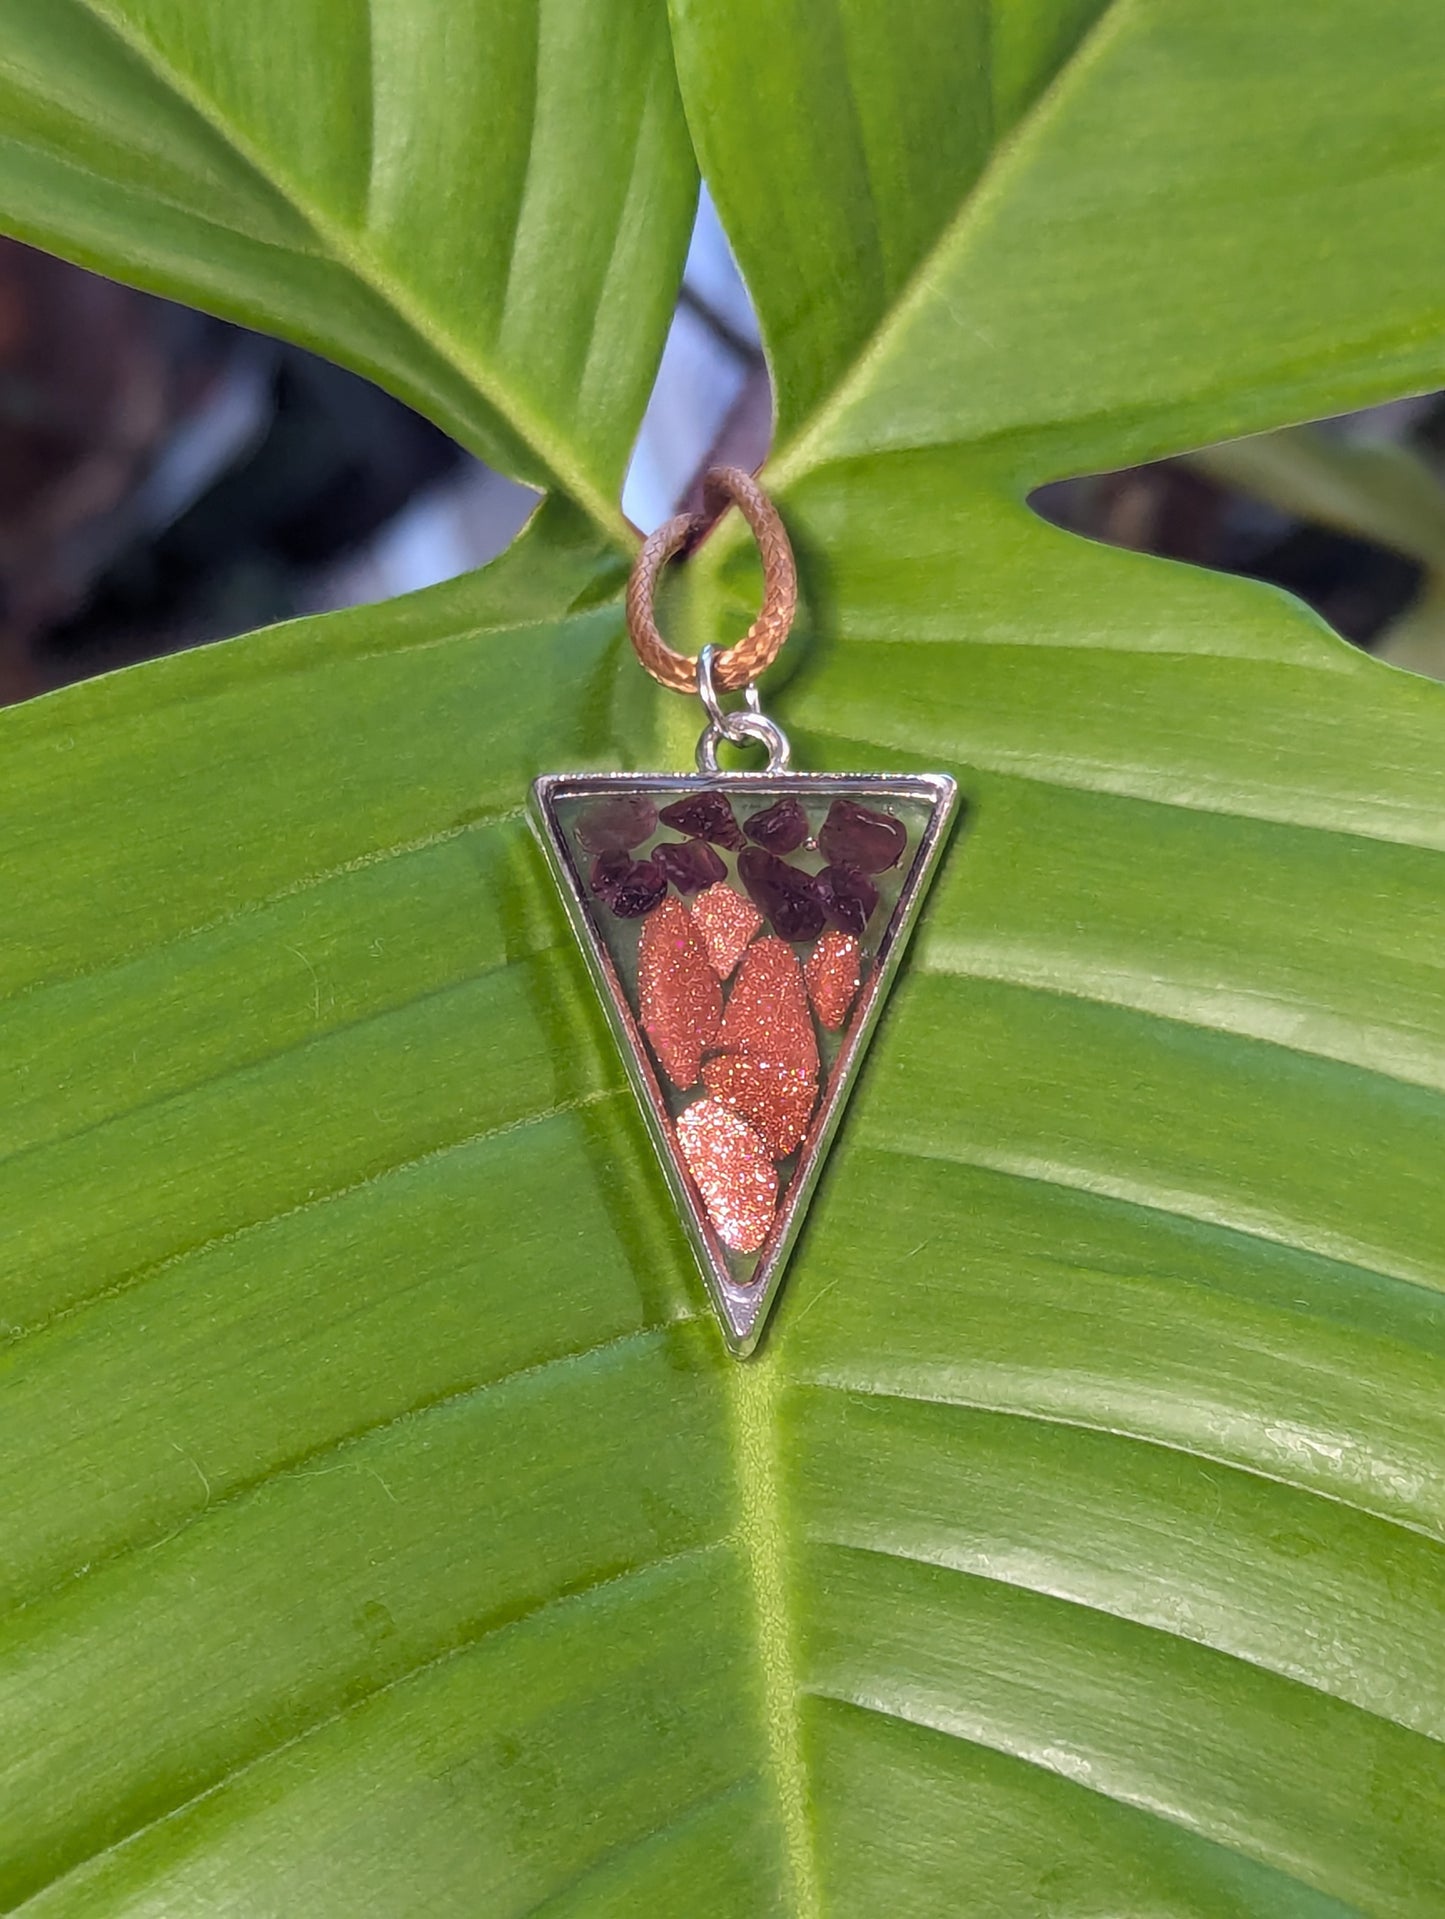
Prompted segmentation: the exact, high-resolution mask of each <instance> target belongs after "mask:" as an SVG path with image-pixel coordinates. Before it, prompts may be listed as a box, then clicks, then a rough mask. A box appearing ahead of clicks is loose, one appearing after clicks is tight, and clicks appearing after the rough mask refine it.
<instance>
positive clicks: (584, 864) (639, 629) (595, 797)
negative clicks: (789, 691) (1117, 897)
mask: <svg viewBox="0 0 1445 1919" xmlns="http://www.w3.org/2000/svg"><path fill="white" fill-rule="evenodd" d="M729 503H731V504H732V505H735V506H736V507H737V508H738V510H739V511H740V512H741V513H742V515H743V517H744V518H745V519H746V520H747V522H748V525H749V526H750V527H751V528H752V531H753V534H754V536H755V538H756V539H757V543H758V550H759V554H760V557H761V559H762V564H763V605H762V609H761V611H760V612H759V614H758V617H757V618H756V619H755V620H754V621H753V624H752V625H751V626H750V627H749V628H748V631H747V632H746V633H745V634H744V635H743V637H742V638H741V639H740V640H739V641H738V642H737V644H736V645H735V646H732V647H730V648H729V649H728V650H727V651H726V652H725V653H717V652H716V651H715V649H714V648H712V647H710V646H705V647H704V648H703V649H702V652H701V653H700V654H699V656H698V657H697V658H696V659H695V660H694V659H689V658H687V657H686V656H685V655H684V654H681V653H675V652H674V651H673V650H672V648H671V647H670V646H668V644H667V642H666V641H665V640H664V639H663V638H662V635H661V634H660V633H659V632H658V629H657V623H656V620H655V618H654V614H653V595H654V589H655V587H656V584H657V579H658V575H659V574H660V572H661V570H662V568H663V566H664V565H665V564H666V562H667V561H668V559H669V558H671V556H672V555H673V554H675V553H678V552H680V551H682V550H683V549H684V548H685V547H688V546H690V545H692V544H693V543H695V541H696V540H697V539H699V538H700V537H702V535H703V534H704V533H705V532H706V531H707V529H708V527H709V526H710V525H711V523H712V519H713V518H715V517H716V516H717V513H718V512H719V511H721V510H723V509H724V508H725V507H726V506H727V504H729ZM709 505H710V506H711V508H712V511H711V512H709V511H708V510H707V509H708V507H709ZM797 594H798V582H797V575H796V572H795V570H794V566H793V553H792V548H791V546H790V545H789V542H788V536H787V532H786V530H785V529H784V527H783V523H782V520H781V519H780V517H779V515H778V512H777V509H776V508H775V507H774V506H773V504H772V502H771V501H770V500H769V499H768V498H767V496H766V494H765V493H764V492H763V491H762V489H761V488H760V487H759V486H758V484H757V482H756V481H755V480H753V479H752V478H751V477H750V476H749V475H748V474H746V473H743V472H741V471H739V470H738V469H737V468H735V467H718V468H714V469H713V471H712V472H710V473H709V474H708V475H707V477H706V484H705V487H704V512H703V513H702V514H699V515H689V514H679V515H678V517H677V518H676V519H673V520H669V521H668V522H667V524H666V525H665V526H662V527H659V528H658V530H657V532H656V533H654V534H652V535H651V537H650V538H649V539H648V540H647V541H645V542H644V544H643V547H642V550H641V552H640V553H639V554H638V558H637V563H636V565H635V566H634V568H633V570H632V577H631V579H630V580H629V582H628V588H627V627H628V632H629V635H630V637H631V639H632V644H633V646H634V648H635V649H636V652H637V656H638V658H639V660H640V661H641V662H642V665H643V666H644V667H645V668H646V669H647V671H648V672H649V673H651V674H652V676H653V678H654V679H656V680H658V681H659V682H660V683H661V684H662V685H663V686H666V687H669V688H671V689H672V690H673V691H674V692H677V693H685V694H694V693H695V694H696V695H697V697H698V698H699V699H700V700H701V702H702V706H703V711H704V713H705V715H706V719H707V724H706V726H705V728H704V730H703V734H702V738H701V739H700V740H699V742H698V748H697V766H698V771H697V773H696V775H693V774H669V773H656V774H642V773H600V774H587V773H577V774H565V773H554V774H549V775H548V776H546V777H545V778H543V779H540V780H538V781H537V782H536V784H535V786H534V787H533V789H532V801H533V823H534V824H535V826H536V828H537V831H538V835H539V837H540V838H541V841H542V845H543V847H544V848H545V850H546V853H547V857H548V859H549V861H550V862H551V865H552V869H553V872H554V873H555V875H556V878H557V883H558V885H559V886H560V887H561V889H562V897H563V899H564V900H565V901H566V904H567V910H568V913H569V915H570V917H571V920H572V924H573V926H574V928H575V929H576V932H577V936H578V938H579V939H580V941H581V943H582V948H583V951H584V952H585V953H586V955H587V959H588V962H589V964H590V966H591V968H592V972H593V975H594V976H595V978H596V981H597V986H598V990H599V991H600V993H601V995H602V1001H603V1004H604V1006H605V1007H606V1009H607V1014H608V1017H609V1019H610V1021H611V1023H612V1027H613V1030H614V1032H615V1033H616V1035H617V1040H618V1044H619V1046H620V1047H621V1049H622V1056H623V1058H624V1060H625V1061H626V1063H627V1070H628V1073H629V1075H630V1076H631V1079H632V1083H633V1085H634V1087H635V1088H636V1090H637V1096H638V1098H639V1099H640V1101H641V1102H642V1110H643V1112H644V1114H645V1115H646V1117H647V1123H648V1126H649V1128H650V1129H651V1132H652V1138H653V1142H654V1144H655V1145H656V1147H657V1152H658V1157H659V1158H660V1159H661V1161H662V1166H663V1170H664V1172H665V1173H666V1175H667V1180H668V1183H669V1185H670V1186H671V1188H672V1193H673V1197H674V1199H675V1200H676V1202H677V1206H678V1210H679V1212H680V1213H681V1215H682V1220H683V1223H684V1225H685V1226H686V1228H687V1231H688V1235H689V1237H690V1238H691V1240H692V1243H693V1246H694V1248H695V1249H696V1252H697V1257H698V1262H699V1264H700V1266H701V1268H702V1272H703V1276H704V1278H705V1279H706V1281H707V1284H708V1289H709V1291H710V1293H711V1295H712V1300H713V1304H714V1305H715V1306H716V1308H717V1312H718V1317H719V1319H720V1320H721V1321H722V1328H723V1333H724V1336H725V1337H726V1339H727V1343H728V1345H729V1346H730V1347H731V1349H732V1350H733V1351H734V1352H735V1353H738V1354H744V1353H748V1352H751V1351H752V1349H753V1347H754V1346H755V1345H756V1343H757V1340H758V1337H759V1335H760V1334H761V1332H762V1329H763V1324H764V1321H765V1320H766V1318H767V1314H768V1309H769V1307H770V1306H771V1304H772V1302H773V1299H774V1298H775V1296H776V1294H777V1290H778V1286H779V1284H780V1282H781V1280H782V1276H783V1269H784V1266H785V1264H786V1262H787V1258H788V1254H789V1252H790V1251H791V1249H792V1245H793V1241H794V1240H795V1238H796V1237H797V1234H798V1229H799V1227H800V1226H801V1225H802V1222H803V1214H804V1211H805V1210H806V1207H807V1204H808V1201H809V1198H810V1197H811V1195H812V1192H813V1188H814V1187H815V1185H816V1184H817V1180H818V1175H819V1173H820V1171H821V1170H822V1166H823V1160H824V1157H825V1155H826V1154H827V1151H828V1145H829V1142H830V1140H831V1139H832V1136H833V1132H834V1129H835V1128H836V1126H837V1124H838V1120H839V1117H840V1116H841V1114H842V1110H843V1106H844V1103H845V1101H846V1099H847V1097H848V1094H849V1092H850V1090H851V1088H852V1085H853V1081H854V1078H855V1076H856V1074H857V1071H858V1067H859V1064H860V1062H861V1060H862V1057H863V1052H864V1049H865V1047H866V1046H867V1044H868V1040H869V1037H870V1036H871V1034H872V1031H873V1028H874V1026H875V1024H876V1023H877V1019H878V1015H879V1013H880V1012H881V1011H882V1009H883V1001H884V998H885V996H886V994H887V991H888V987H889V984H890V981H891V979H892V977H893V973H894V970H895V968H896V967H897V965H898V962H899V960H900V958H901V957H902V954H903V948H904V945H905V944H906V942H907V939H908V934H909V932H910V930H911V928H912V925H913V922H914V920H915V918H916V917H917V914H918V910H919V908H920V906H921V905H922V903H923V897H924V894H925V892H926V891H927V888H928V885H929V882H930V881H931V879H932V878H933V874H934V870H935V868H936V867H937V865H938V861H939V856H940V854H941V853H942V851H943V846H944V842H945V839H946V837H947V833H948V828H949V825H950V822H951V820H952V816H953V811H954V807H955V804H956V802H957V789H956V788H955V786H954V783H953V781H952V780H951V779H950V778H949V777H948V776H947V775H946V774H943V773H914V774H899V775H898V776H897V777H889V776H884V775H878V774H865V773H859V774H837V773H827V774H822V773H793V772H790V771H789V757H790V754H789V747H788V742H787V740H786V738H785V737H784V735H783V733H782V731H781V729H780V728H779V727H778V726H777V725H776V724H775V723H774V722H773V721H772V720H771V719H769V718H768V717H767V716H766V715H765V714H764V713H763V711H762V708H761V705H760V703H759V698H758V692H757V688H756V685H755V684H754V682H755V680H756V678H757V676H758V674H759V673H761V672H762V671H763V670H764V669H765V668H766V667H767V666H768V665H769V663H770V662H771V661H772V660H773V659H774V658H776V656H777V653H778V650H779V648H780V647H781V646H782V644H783V642H784V640H785V639H786V638H787V635H788V629H789V627H790V625H791V623H792V618H793V613H794V609H795V607H796V605H797ZM720 689H721V690H722V691H730V692H735V693H741V694H742V695H743V699H744V704H743V706H742V707H741V708H735V709H733V710H731V711H726V710H724V708H723V705H722V701H721V698H720ZM724 740H727V741H729V742H731V743H732V744H733V745H735V746H743V745H749V744H751V745H755V746H762V747H765V748H766V749H767V755H768V764H767V768H766V771H764V772H761V773H725V772H722V771H720V770H719V767H718V760H717V753H718V747H719V746H720V745H721V743H722V742H723V741H724Z"/></svg>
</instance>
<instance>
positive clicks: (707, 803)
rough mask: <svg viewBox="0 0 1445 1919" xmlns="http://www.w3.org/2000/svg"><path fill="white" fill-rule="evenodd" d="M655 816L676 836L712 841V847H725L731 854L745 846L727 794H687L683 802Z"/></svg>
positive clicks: (673, 804) (664, 809)
mask: <svg viewBox="0 0 1445 1919" xmlns="http://www.w3.org/2000/svg"><path fill="white" fill-rule="evenodd" d="M658 817H659V818H660V819H661V821H662V823H663V825H664V826H670V827H671V828H672V829H673V831H674V832H675V833H686V834H687V835H688V837H689V838H690V839H695V840H711V842H712V844H713V845H714V846H725V847H727V849H728V851H729V852H731V853H736V852H737V851H739V849H740V848H742V847H744V846H746V845H747V841H746V840H745V839H744V838H743V833H742V828H741V827H740V826H739V825H738V822H737V815H736V814H735V813H734V812H733V809H732V804H731V802H730V801H729V799H728V796H727V794H726V793H689V794H688V795H687V796H686V798H685V799H680V800H674V801H673V802H672V804H671V806H664V807H663V809H662V812H661V813H660V814H659V816H658Z"/></svg>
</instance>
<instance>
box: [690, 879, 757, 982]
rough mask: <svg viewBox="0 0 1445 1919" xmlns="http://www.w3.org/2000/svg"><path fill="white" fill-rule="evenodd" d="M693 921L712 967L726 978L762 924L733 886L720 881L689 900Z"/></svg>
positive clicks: (755, 909)
mask: <svg viewBox="0 0 1445 1919" xmlns="http://www.w3.org/2000/svg"><path fill="white" fill-rule="evenodd" d="M692 920H693V925H694V926H696V928H697V930H698V932H699V933H700V934H701V935H702V943H703V945H704V946H705V947H706V948H707V956H708V958H709V959H710V960H711V961H712V970H713V971H714V972H715V973H716V974H717V976H718V978H719V979H726V978H727V977H728V975H729V974H730V973H731V972H732V970H733V968H734V967H735V966H736V965H737V963H738V961H739V960H740V959H741V958H742V956H743V953H744V952H745V950H746V948H747V944H748V941H749V940H750V939H751V938H752V936H753V934H754V933H756V932H757V930H758V928H759V927H760V926H761V925H762V923H763V916H762V914H761V913H760V912H759V911H758V909H757V907H756V906H754V905H753V903H752V901H751V900H748V899H744V898H743V896H742V894H741V893H739V892H738V891H737V890H736V888H735V887H731V886H726V885H723V884H721V883H719V884H718V885H717V886H709V887H708V889H707V891H706V892H705V893H699V894H698V896H697V898H696V899H695V900H694V901H693V903H692Z"/></svg>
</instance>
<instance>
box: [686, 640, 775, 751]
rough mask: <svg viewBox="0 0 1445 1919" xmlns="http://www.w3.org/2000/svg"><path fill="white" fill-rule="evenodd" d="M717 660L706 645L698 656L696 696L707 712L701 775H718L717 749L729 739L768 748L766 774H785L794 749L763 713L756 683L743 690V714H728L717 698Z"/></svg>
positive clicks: (735, 743) (701, 745)
mask: <svg viewBox="0 0 1445 1919" xmlns="http://www.w3.org/2000/svg"><path fill="white" fill-rule="evenodd" d="M716 660H717V648H716V647H715V646H705V647H704V648H703V649H702V651H701V653H699V654H698V656H697V696H698V698H699V699H700V700H701V701H702V703H703V707H704V709H705V710H706V713H707V725H706V726H705V727H704V728H703V731H702V737H701V739H700V740H699V741H698V743H697V770H698V772H699V773H716V772H717V770H718V763H717V750H718V746H719V744H720V743H721V742H722V741H723V740H727V741H729V742H730V743H731V744H732V745H733V746H746V745H748V744H749V743H750V742H753V741H756V743H757V744H758V745H760V746H765V747H766V748H767V749H768V764H767V767H766V768H765V771H767V772H769V773H786V772H787V770H788V763H789V761H790V760H791V759H792V756H793V750H792V748H791V747H790V746H789V744H788V736H787V734H786V733H785V732H784V731H783V729H782V727H780V726H779V725H778V723H777V721H776V720H770V719H769V718H768V716H767V714H766V713H764V711H763V707H762V701H761V700H760V699H759V698H758V689H757V685H756V683H755V682H754V681H752V680H749V681H748V683H747V685H746V686H745V687H744V688H743V702H744V710H743V711H742V712H741V713H738V712H733V713H729V712H726V711H725V710H724V708H723V705H722V702H721V700H720V699H719V698H718V692H717V686H716V684H715V679H714V668H715V664H716Z"/></svg>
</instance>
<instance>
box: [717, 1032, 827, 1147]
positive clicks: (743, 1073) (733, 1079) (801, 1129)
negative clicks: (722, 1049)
mask: <svg viewBox="0 0 1445 1919" xmlns="http://www.w3.org/2000/svg"><path fill="white" fill-rule="evenodd" d="M702 1083H703V1085H704V1086H705V1087H706V1088H707V1090H708V1091H709V1092H710V1093H711V1094H712V1096H713V1098H714V1099H719V1100H721V1101H722V1103H723V1105H724V1106H730V1107H731V1108H732V1109H733V1111H734V1112H735V1113H741V1114H742V1116H743V1118H744V1119H745V1120H746V1121H747V1122H748V1124H749V1125H750V1126H751V1127H752V1128H753V1130H754V1131H755V1132H756V1133H757V1134H758V1136H759V1138H761V1139H762V1141H763V1142H764V1144H765V1145H766V1146H767V1148H768V1151H769V1152H770V1153H771V1154H772V1155H773V1157H774V1159H786V1158H787V1156H788V1154H789V1153H791V1152H792V1150H793V1148H794V1147H795V1146H796V1145H797V1144H798V1141H799V1140H800V1139H801V1138H802V1137H803V1135H804V1133H806V1132H807V1130H808V1121H809V1120H810V1119H811V1118H812V1117H813V1108H814V1106H815V1105H816V1104H817V1099H818V1082H817V1080H816V1078H815V1077H814V1076H813V1074H811V1073H804V1072H802V1071H800V1069H799V1068H798V1067H796V1066H782V1065H779V1064H778V1062H777V1061H776V1060H770V1059H749V1058H748V1056H747V1054H746V1053H715V1054H714V1055H713V1057H712V1058H711V1059H709V1060H705V1061H704V1062H703V1069H702Z"/></svg>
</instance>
